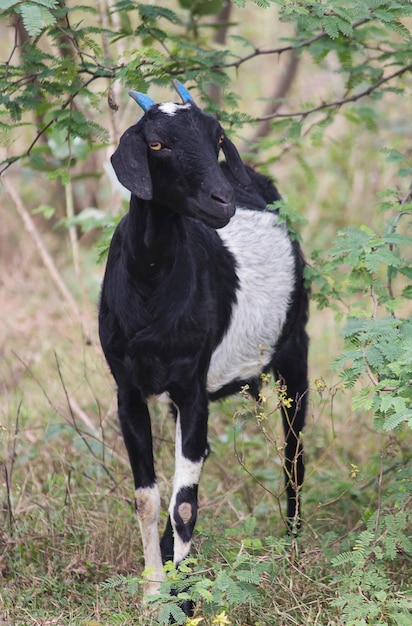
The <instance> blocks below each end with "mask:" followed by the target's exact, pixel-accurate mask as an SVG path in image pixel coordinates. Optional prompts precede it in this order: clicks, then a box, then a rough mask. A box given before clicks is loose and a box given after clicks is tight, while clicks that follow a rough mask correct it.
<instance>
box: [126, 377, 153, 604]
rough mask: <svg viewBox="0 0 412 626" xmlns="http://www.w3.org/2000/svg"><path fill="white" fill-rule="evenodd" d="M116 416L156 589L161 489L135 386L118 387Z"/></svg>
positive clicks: (144, 412) (146, 412)
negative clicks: (125, 451)
mask: <svg viewBox="0 0 412 626" xmlns="http://www.w3.org/2000/svg"><path fill="white" fill-rule="evenodd" d="M118 406H119V420H120V425H121V429H122V433H123V438H124V442H125V445H126V448H127V452H128V454H129V459H130V465H131V468H132V472H133V477H134V484H135V504H136V515H137V519H138V522H139V527H140V532H141V535H142V543H143V554H144V563H145V570H147V580H148V583H147V586H146V588H145V595H151V594H155V593H158V590H159V584H160V582H161V581H162V580H163V579H164V572H163V564H162V559H161V555H160V544H159V515H160V493H159V488H158V485H157V482H156V475H155V471H154V461H153V448H152V432H151V426H150V415H149V410H148V408H147V405H146V403H145V402H144V401H143V400H142V398H141V395H140V393H139V391H138V390H137V389H130V388H126V389H120V388H119V390H118Z"/></svg>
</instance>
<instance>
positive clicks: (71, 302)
mask: <svg viewBox="0 0 412 626" xmlns="http://www.w3.org/2000/svg"><path fill="white" fill-rule="evenodd" d="M2 181H3V185H4V188H5V190H6V191H7V193H8V194H9V196H10V198H11V199H12V200H13V202H14V205H15V207H16V210H17V212H18V214H19V215H20V217H21V219H22V221H23V224H24V226H25V228H26V230H27V232H28V233H29V235H30V237H31V238H32V240H33V242H34V244H35V246H36V248H37V251H38V253H39V254H40V257H41V259H42V261H43V263H44V265H45V266H46V268H47V270H48V271H49V273H50V276H51V278H52V281H53V283H54V285H55V287H56V288H57V290H58V291H59V292H60V294H61V295H62V296H63V298H64V300H65V302H66V304H67V305H68V306H69V308H70V309H71V311H72V313H73V314H74V316H75V317H76V318H77V320H78V322H79V324H80V326H81V329H82V333H83V336H84V338H85V341H86V343H87V344H88V345H92V340H91V337H90V334H89V331H88V329H87V328H86V326H85V324H84V322H83V319H82V316H81V312H80V309H79V307H78V306H77V303H76V301H75V299H74V297H73V295H72V294H71V292H70V291H69V289H68V288H67V286H66V283H65V282H64V280H63V278H62V276H61V274H60V272H59V270H58V269H57V267H56V264H55V262H54V261H53V258H52V257H51V255H50V253H49V251H48V250H47V249H46V247H45V245H44V243H43V241H42V238H41V236H40V233H39V231H38V230H37V228H36V225H35V223H34V221H33V219H32V217H31V215H30V213H29V212H28V211H27V209H26V208H25V207H24V205H23V202H22V200H21V198H20V196H19V195H18V193H17V191H16V189H15V187H14V186H13V185H12V184H11V182H10V181H9V179H8V178H7V177H3V179H2Z"/></svg>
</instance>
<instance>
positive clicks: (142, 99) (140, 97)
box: [129, 90, 156, 112]
mask: <svg viewBox="0 0 412 626" xmlns="http://www.w3.org/2000/svg"><path fill="white" fill-rule="evenodd" d="M129 96H130V97H131V98H133V100H135V101H136V102H137V104H138V105H139V107H142V109H143V111H144V112H146V111H147V109H150V107H152V106H153V105H154V104H156V103H155V102H153V100H152V99H151V98H149V96H146V94H145V93H140V92H139V91H131V90H130V91H129Z"/></svg>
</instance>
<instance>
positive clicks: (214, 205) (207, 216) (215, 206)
mask: <svg viewBox="0 0 412 626" xmlns="http://www.w3.org/2000/svg"><path fill="white" fill-rule="evenodd" d="M190 204H191V206H190V208H189V212H190V215H191V216H192V217H195V218H197V219H198V220H200V221H201V222H203V223H204V224H206V225H207V226H210V227H211V228H223V226H226V224H228V223H229V221H230V219H231V218H232V217H233V216H234V214H235V211H236V205H235V201H234V197H233V195H231V197H230V196H229V197H227V198H224V199H223V198H222V197H220V196H215V195H213V194H211V195H210V196H209V197H208V198H202V199H200V198H197V199H196V200H195V199H192V202H191V203H190Z"/></svg>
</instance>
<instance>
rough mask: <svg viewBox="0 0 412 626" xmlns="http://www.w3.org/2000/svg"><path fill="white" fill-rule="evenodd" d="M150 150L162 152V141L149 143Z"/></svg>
mask: <svg viewBox="0 0 412 626" xmlns="http://www.w3.org/2000/svg"><path fill="white" fill-rule="evenodd" d="M149 148H150V149H151V150H161V149H162V144H161V143H160V141H151V142H150V143H149Z"/></svg>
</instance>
